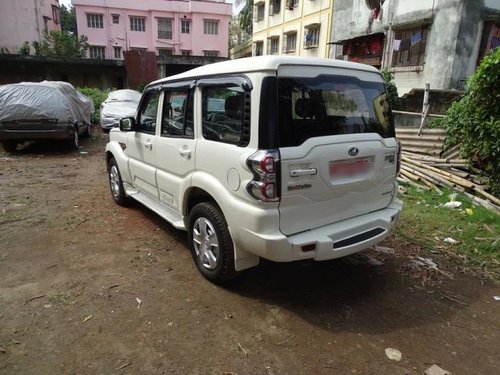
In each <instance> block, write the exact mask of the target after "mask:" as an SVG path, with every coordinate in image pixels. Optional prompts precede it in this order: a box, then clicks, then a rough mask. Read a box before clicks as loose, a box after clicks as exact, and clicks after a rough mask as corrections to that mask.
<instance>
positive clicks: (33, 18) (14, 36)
mask: <svg viewBox="0 0 500 375" xmlns="http://www.w3.org/2000/svg"><path fill="white" fill-rule="evenodd" d="M52 5H55V6H57V7H59V1H58V0H15V1H14V0H1V1H0V48H2V47H3V48H7V49H8V50H9V52H10V53H16V52H17V50H18V48H19V47H20V46H21V45H22V44H23V43H24V42H25V41H28V42H30V43H31V42H33V41H38V42H41V41H42V38H43V32H44V29H45V26H47V29H48V30H60V25H59V24H56V23H54V22H53V20H52ZM44 17H45V18H44Z"/></svg>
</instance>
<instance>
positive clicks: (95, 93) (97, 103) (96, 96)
mask: <svg viewBox="0 0 500 375" xmlns="http://www.w3.org/2000/svg"><path fill="white" fill-rule="evenodd" d="M76 89H77V90H78V91H80V92H81V93H82V94H83V95H86V96H88V97H89V98H90V99H92V101H93V102H94V107H95V112H94V114H93V115H92V123H94V124H96V123H98V122H99V112H100V108H101V103H102V102H103V101H105V100H106V98H107V97H108V94H109V90H100V89H98V88H95V87H77V88H76Z"/></svg>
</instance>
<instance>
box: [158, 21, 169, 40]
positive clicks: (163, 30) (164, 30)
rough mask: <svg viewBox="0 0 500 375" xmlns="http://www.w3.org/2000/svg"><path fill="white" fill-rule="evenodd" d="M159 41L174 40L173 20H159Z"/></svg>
mask: <svg viewBox="0 0 500 375" xmlns="http://www.w3.org/2000/svg"><path fill="white" fill-rule="evenodd" d="M158 39H172V18H158Z"/></svg>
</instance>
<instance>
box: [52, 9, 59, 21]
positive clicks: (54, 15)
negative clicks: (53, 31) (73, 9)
mask: <svg viewBox="0 0 500 375" xmlns="http://www.w3.org/2000/svg"><path fill="white" fill-rule="evenodd" d="M52 21H54V23H60V22H61V13H60V11H59V7H57V6H55V5H52Z"/></svg>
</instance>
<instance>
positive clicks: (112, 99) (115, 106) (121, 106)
mask: <svg viewBox="0 0 500 375" xmlns="http://www.w3.org/2000/svg"><path fill="white" fill-rule="evenodd" d="M140 100H141V93H140V92H139V91H135V90H129V89H123V90H115V91H111V92H110V93H109V94H108V97H107V98H106V100H105V101H104V102H103V103H102V104H101V110H100V114H99V115H100V123H101V128H102V130H103V131H105V132H109V131H110V130H111V129H113V128H114V127H117V126H118V124H119V122H120V119H121V118H123V117H130V116H135V112H136V111H137V106H138V105H139V101H140Z"/></svg>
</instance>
